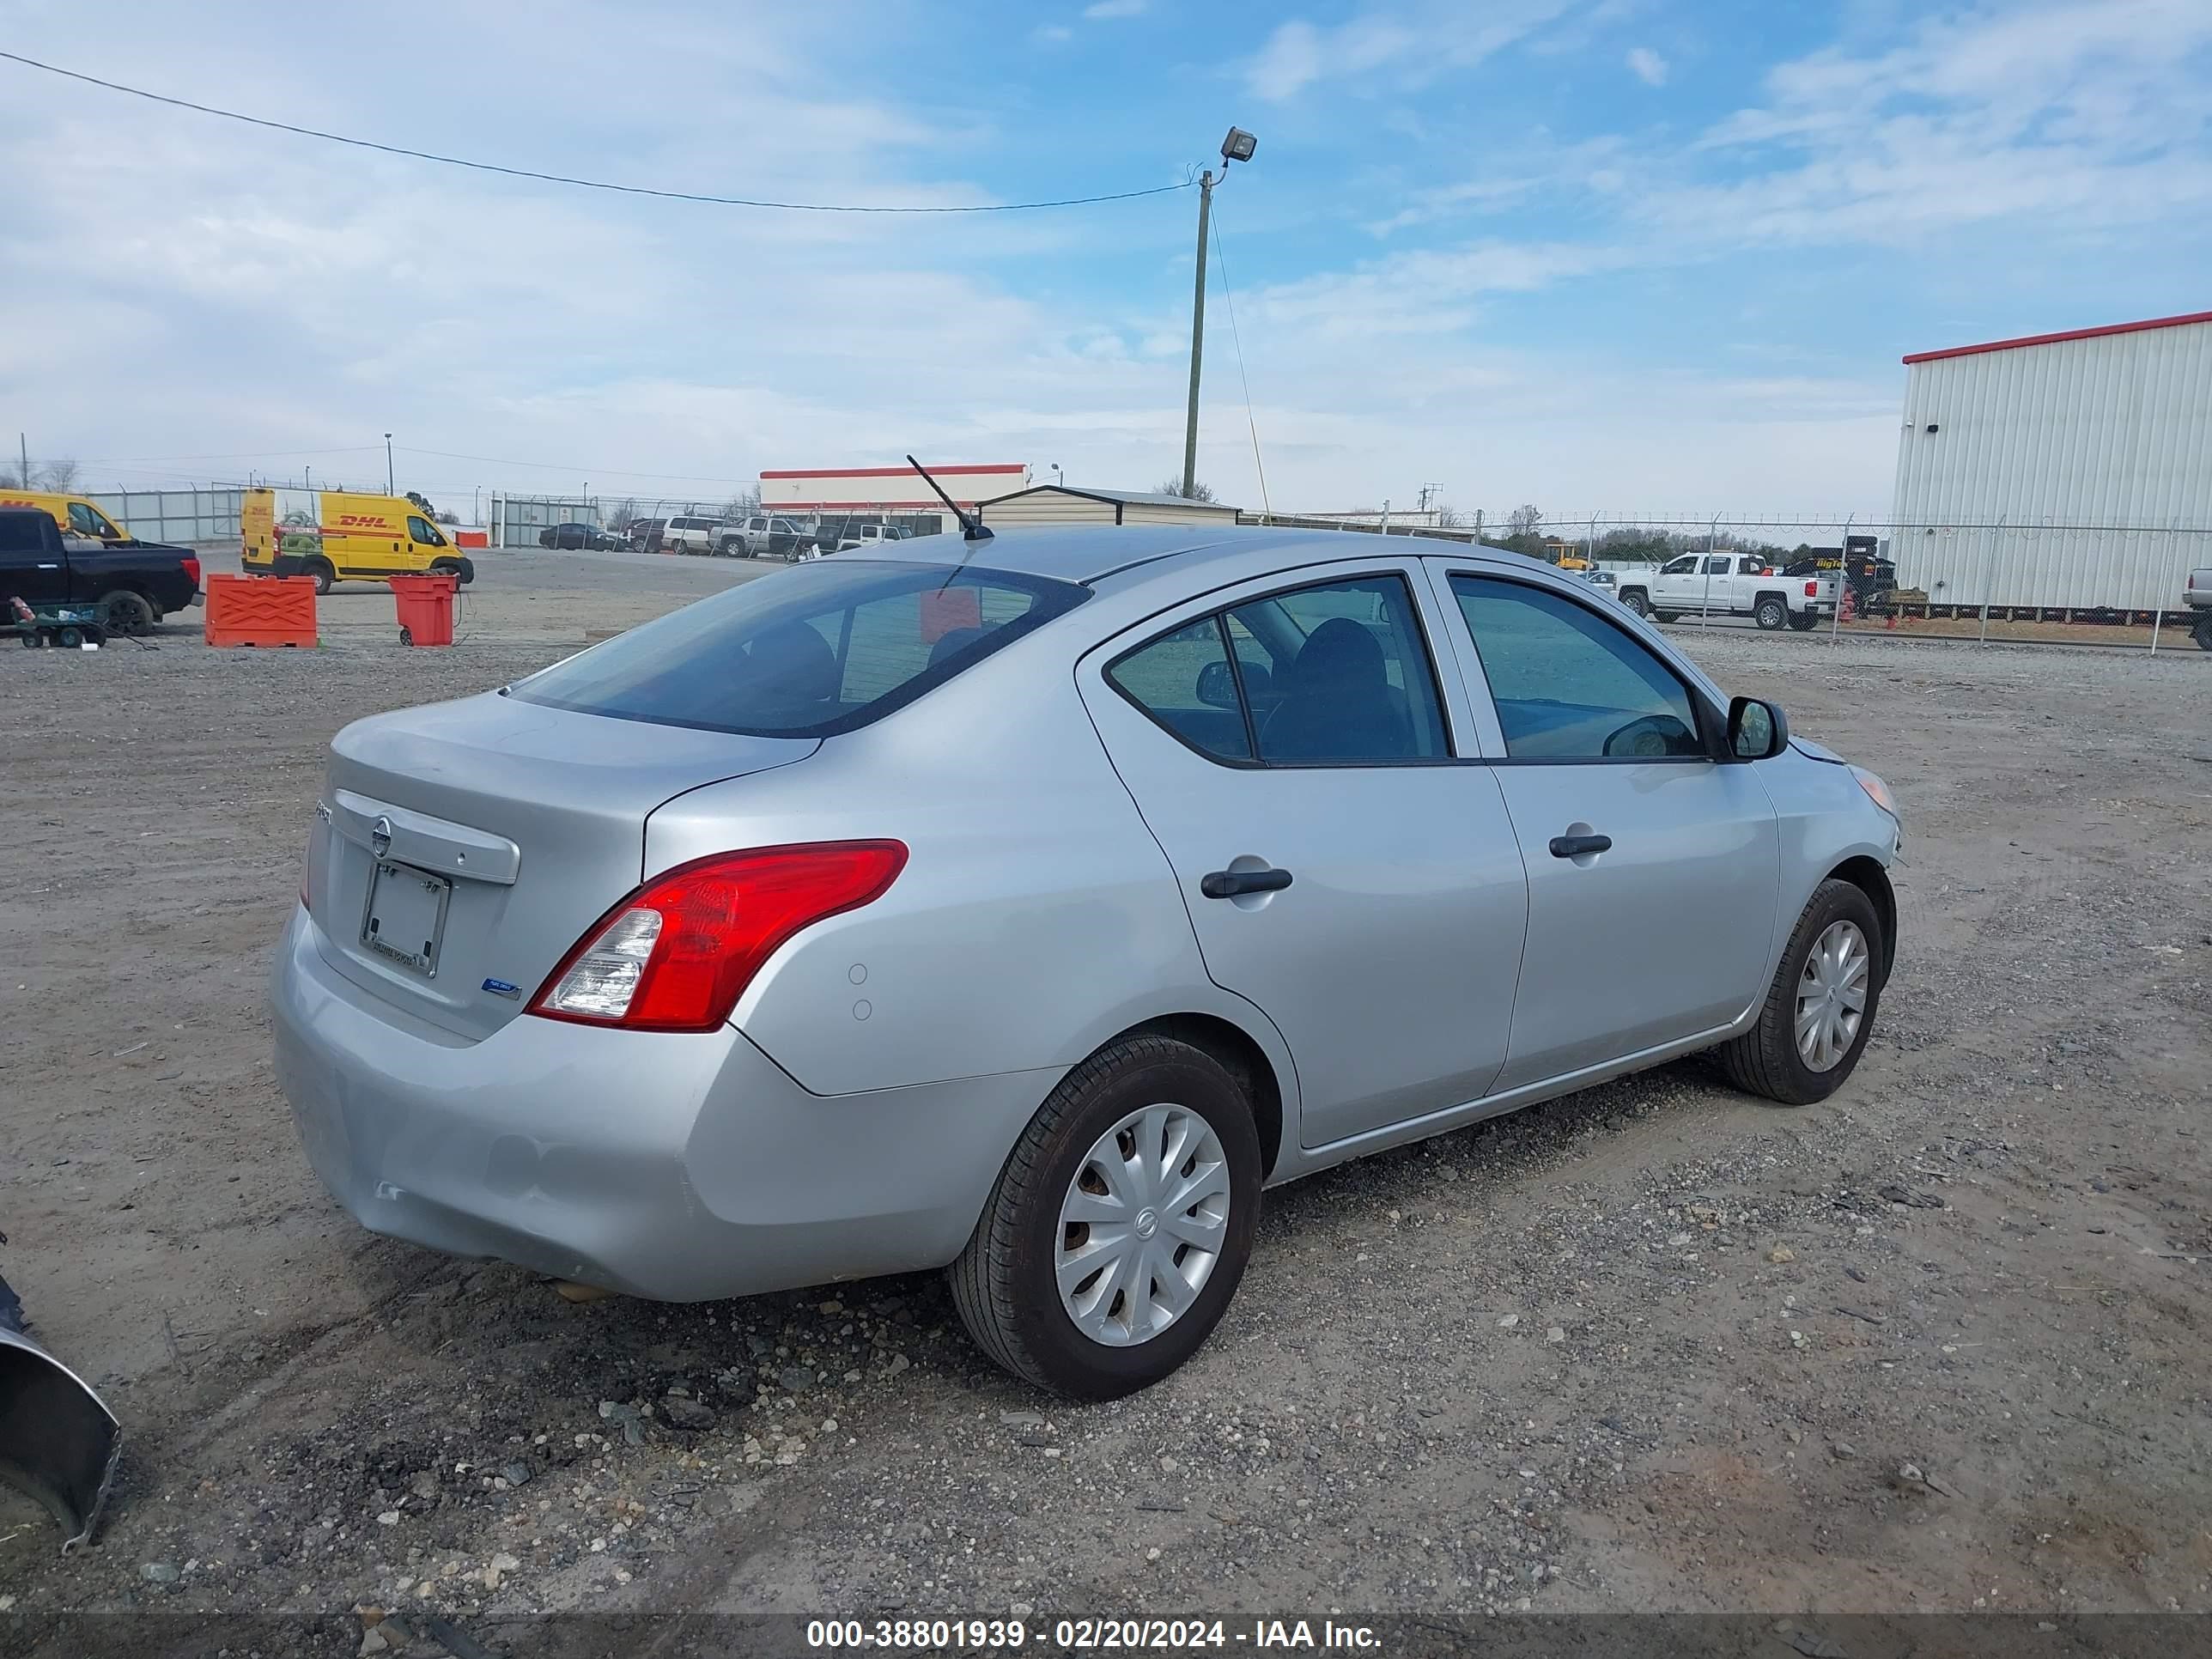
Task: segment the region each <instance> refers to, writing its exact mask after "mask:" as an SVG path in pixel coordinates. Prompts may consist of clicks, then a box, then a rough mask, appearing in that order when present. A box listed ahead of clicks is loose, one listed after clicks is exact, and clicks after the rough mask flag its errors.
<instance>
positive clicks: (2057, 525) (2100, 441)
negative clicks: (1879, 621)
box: [1890, 312, 2212, 613]
mask: <svg viewBox="0 0 2212 1659" xmlns="http://www.w3.org/2000/svg"><path fill="white" fill-rule="evenodd" d="M1905 364H1906V368H1907V378H1906V380H1905V421H1904V429H1903V430H1902V432H1900V433H1899V437H1898V451H1897V494H1896V498H1895V505H1894V508H1893V512H1892V513H1891V517H1892V520H1893V525H1892V527H1891V530H1890V556H1891V557H1892V558H1893V559H1894V560H1895V561H1896V562H1897V583H1898V586H1899V587H1900V588H1905V589H1911V588H1918V589H1922V590H1923V591H1925V592H1926V593H1927V595H1928V600H1929V604H1930V605H1939V606H1941V605H1955V606H1980V605H1990V606H1992V607H2003V608H2005V609H2006V610H2008V611H2022V610H2029V611H2042V610H2052V611H2073V610H2092V611H2101V610H2114V611H2130V612H2136V613H2143V612H2148V611H2154V610H2166V611H2174V610H2178V609H2179V606H2180V604H2181V599H2180V595H2181V590H2182V587H2183V586H2184V585H2185V581H2186V580H2187V574H2188V572H2189V570H2190V568H2191V566H2192V565H2201V564H2204V563H2206V562H2212V312H2198V313H2194V314H2192V315H2190V316H2185V317H2163V318H2159V319H2154V320H2153V321H2149V322H2142V323H2123V324H2119V325H2115V326H2112V327H2106V328H2086V329H2077V330H2075V331H2073V332H2071V333H2066V334H2040V335H2035V336H2032V337H2028V338H2025V339H2018V340H1998V341H1994V342H1992V343H1989V344H1987V345H1972V346H1960V347H1955V348H1953V349H1949V350H1944V351H1927V352H1921V353H1918V354H1917V355H1915V356H1910V357H1907V358H1906V359H1905Z"/></svg>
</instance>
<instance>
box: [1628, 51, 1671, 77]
mask: <svg viewBox="0 0 2212 1659" xmlns="http://www.w3.org/2000/svg"><path fill="white" fill-rule="evenodd" d="M1628 67H1629V70H1631V72H1632V73H1633V74H1634V75H1635V76H1636V78H1637V79H1638V80H1639V81H1641V82H1644V85H1645V86H1647V87H1663V86H1665V85H1666V84H1667V60H1666V59H1665V58H1662V57H1661V56H1660V55H1659V54H1658V53H1657V52H1654V51H1652V50H1651V48H1650V47H1649V46H1632V47H1630V48H1629V52H1628Z"/></svg>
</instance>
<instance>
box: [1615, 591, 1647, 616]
mask: <svg viewBox="0 0 2212 1659" xmlns="http://www.w3.org/2000/svg"><path fill="white" fill-rule="evenodd" d="M1620 602H1621V603H1622V604H1623V605H1626V606H1627V607H1628V608H1629V609H1630V610H1631V611H1634V612H1635V613H1636V614H1637V615H1638V616H1639V617H1648V616H1650V614H1651V596H1650V594H1648V593H1646V592H1644V590H1643V589H1642V588H1640V587H1632V588H1630V589H1628V590H1627V591H1626V592H1624V593H1623V594H1622V595H1621V596H1620Z"/></svg>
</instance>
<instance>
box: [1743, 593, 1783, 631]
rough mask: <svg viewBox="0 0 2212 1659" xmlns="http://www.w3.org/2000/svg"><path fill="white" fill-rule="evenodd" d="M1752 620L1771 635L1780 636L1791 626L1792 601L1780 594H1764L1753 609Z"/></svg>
mask: <svg viewBox="0 0 2212 1659" xmlns="http://www.w3.org/2000/svg"><path fill="white" fill-rule="evenodd" d="M1751 619H1752V621H1753V622H1755V623H1758V624H1759V627H1760V628H1761V629H1764V630H1765V632H1767V633H1769V634H1778V633H1780V632H1781V631H1782V630H1783V629H1785V628H1787V627H1789V626H1790V601H1789V600H1787V599H1784V598H1783V597H1782V596H1781V595H1780V594H1779V593H1762V594H1760V595H1759V600H1758V603H1757V604H1755V605H1753V606H1752V607H1751Z"/></svg>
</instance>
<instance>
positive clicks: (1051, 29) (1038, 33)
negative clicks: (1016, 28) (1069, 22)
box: [1030, 23, 1075, 46]
mask: <svg viewBox="0 0 2212 1659" xmlns="http://www.w3.org/2000/svg"><path fill="white" fill-rule="evenodd" d="M1074 38H1075V31H1074V30H1073V29H1071V28H1068V27H1066V26H1065V25H1063V24H1060V23H1040V24H1038V25H1037V27H1036V28H1035V29H1034V30H1032V31H1031V32H1030V39H1031V40H1041V41H1042V42H1043V43H1044V44H1045V45H1047V46H1058V45H1060V43H1061V42H1062V41H1065V40H1073V39H1074Z"/></svg>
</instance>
